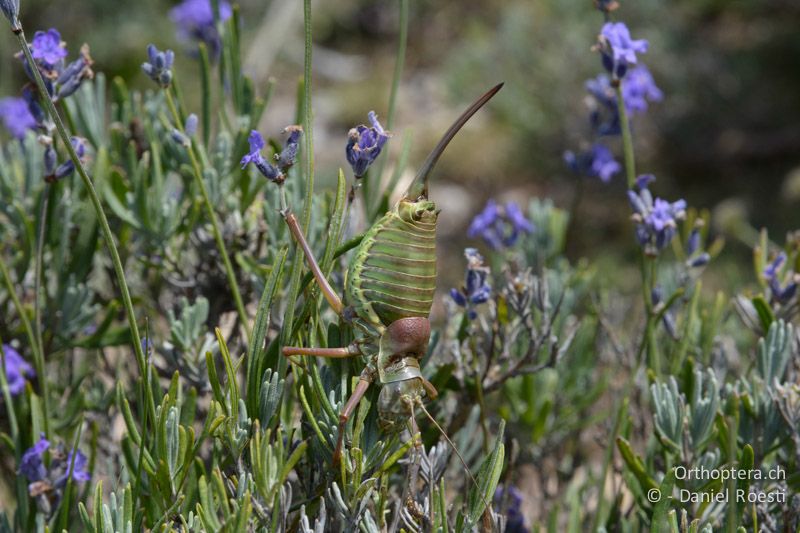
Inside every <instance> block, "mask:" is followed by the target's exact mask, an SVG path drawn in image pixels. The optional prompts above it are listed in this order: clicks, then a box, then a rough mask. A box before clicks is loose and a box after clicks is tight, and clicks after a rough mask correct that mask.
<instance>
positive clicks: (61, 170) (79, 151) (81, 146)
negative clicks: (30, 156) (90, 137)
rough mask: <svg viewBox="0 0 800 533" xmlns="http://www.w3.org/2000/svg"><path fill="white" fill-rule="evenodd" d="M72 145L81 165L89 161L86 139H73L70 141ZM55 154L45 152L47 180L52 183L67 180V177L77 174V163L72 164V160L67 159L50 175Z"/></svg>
mask: <svg viewBox="0 0 800 533" xmlns="http://www.w3.org/2000/svg"><path fill="white" fill-rule="evenodd" d="M70 144H72V148H73V150H75V154H76V155H77V156H78V160H80V162H81V163H85V162H86V160H87V159H88V153H87V150H86V139H83V138H81V137H72V138H71V139H70ZM52 153H53V152H50V153H48V151H47V150H46V151H45V171H46V172H48V174H47V175H45V180H47V181H49V182H50V183H53V182H56V181H59V180H61V179H64V178H66V177H67V176H70V175H72V173H73V172H75V163H73V162H72V159H67V160H66V161H64V162H63V163H61V164H60V165H59V166H58V167H57V168H56V169H55V171H54V172H52V173H49V170H50V169H51V168H52V167H53V162H52V160H53V156H52Z"/></svg>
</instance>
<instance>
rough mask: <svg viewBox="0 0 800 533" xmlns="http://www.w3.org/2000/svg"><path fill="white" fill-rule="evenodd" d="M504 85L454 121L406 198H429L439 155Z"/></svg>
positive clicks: (493, 88) (477, 101)
mask: <svg viewBox="0 0 800 533" xmlns="http://www.w3.org/2000/svg"><path fill="white" fill-rule="evenodd" d="M502 87H503V84H502V83H498V84H497V85H495V86H494V87H492V88H491V89H489V90H488V91H486V93H485V94H484V95H483V96H481V97H480V98H478V99H477V100H475V103H473V104H472V105H471V106H469V107H468V108H467V109H466V111H464V112H463V113H461V116H460V117H458V118H457V119H456V121H455V122H453V124H452V126H450V128H449V129H448V130H447V131H446V132H445V134H444V135H443V136H442V138H441V140H440V141H439V143H438V144H437V145H436V147H435V148H434V149H433V150H432V151H431V153H430V155H428V158H427V159H426V160H425V162H424V163H422V167H421V168H420V169H419V172H417V175H416V177H414V181H413V182H411V185H410V186H409V188H408V191H406V198H411V199H413V200H416V199H417V198H418V197H420V196H424V197H426V198H427V196H428V175H429V174H430V173H431V170H433V167H434V166H435V165H436V162H437V161H439V157H440V156H441V155H442V152H444V149H445V148H447V145H448V144H450V141H452V140H453V137H455V136H456V133H458V131H459V130H460V129H461V128H462V127H464V124H466V123H467V121H468V120H469V119H470V118H471V117H472V115H474V114H475V113H476V112H477V111H478V110H479V109H480V108H482V107H483V106H484V105H485V104H486V102H488V101H489V100H491V99H492V96H494V95H495V94H497V91H499V90H500V89H501V88H502Z"/></svg>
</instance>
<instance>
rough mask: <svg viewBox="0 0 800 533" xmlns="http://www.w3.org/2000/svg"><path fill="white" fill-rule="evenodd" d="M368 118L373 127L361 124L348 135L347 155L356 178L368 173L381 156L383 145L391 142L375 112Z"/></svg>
mask: <svg viewBox="0 0 800 533" xmlns="http://www.w3.org/2000/svg"><path fill="white" fill-rule="evenodd" d="M367 117H368V118H369V122H370V124H372V126H371V127H367V126H365V125H364V124H361V125H359V126H356V127H355V128H353V129H351V130H350V131H349V132H348V134H347V146H345V154H346V155H347V162H348V163H350V166H351V167H353V174H354V175H355V177H356V178H360V177H362V176H363V175H364V174H365V173H366V172H367V169H368V168H369V166H370V165H371V164H372V163H373V162H374V161H375V159H377V157H378V156H379V155H380V153H381V149H382V148H383V145H384V144H386V141H387V140H389V134H388V133H387V132H386V131H385V130H384V129H383V126H381V123H380V122H378V117H377V115H375V112H374V111H370V112H369V113H368V114H367Z"/></svg>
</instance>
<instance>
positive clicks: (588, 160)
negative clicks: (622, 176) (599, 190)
mask: <svg viewBox="0 0 800 533" xmlns="http://www.w3.org/2000/svg"><path fill="white" fill-rule="evenodd" d="M564 162H565V163H566V164H567V166H568V167H569V168H570V169H571V170H572V171H573V172H575V173H576V174H580V175H582V176H588V177H590V178H599V179H600V181H602V182H603V183H608V182H609V181H611V178H612V177H613V176H614V174H616V173H618V172H619V171H620V170H622V165H621V164H619V162H618V161H617V160H615V159H614V155H613V154H612V153H611V150H609V149H608V148H607V147H606V146H605V145H603V144H600V143H595V144H593V145H592V147H591V148H590V149H589V150H586V151H584V152H581V153H579V154H575V153H574V152H572V151H569V150H568V151H566V152H564Z"/></svg>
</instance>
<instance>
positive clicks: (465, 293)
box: [450, 248, 492, 320]
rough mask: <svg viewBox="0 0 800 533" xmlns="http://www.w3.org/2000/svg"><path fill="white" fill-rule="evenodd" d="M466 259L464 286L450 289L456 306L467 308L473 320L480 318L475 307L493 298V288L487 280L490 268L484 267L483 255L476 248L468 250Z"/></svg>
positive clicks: (465, 252)
mask: <svg viewBox="0 0 800 533" xmlns="http://www.w3.org/2000/svg"><path fill="white" fill-rule="evenodd" d="M464 257H466V258H467V269H466V272H465V273H464V286H463V287H461V288H460V289H450V297H451V298H452V299H453V301H454V302H455V303H456V305H458V306H459V307H463V308H465V309H466V310H467V316H468V317H469V319H470V320H473V319H475V318H476V317H477V316H478V315H477V313H476V312H475V310H474V309H473V307H474V306H475V305H479V304H482V303H486V302H488V301H489V298H490V297H491V296H492V288H491V287H490V286H489V284H488V282H487V279H486V278H487V277H488V276H489V268H488V267H485V266H483V257H482V256H481V254H479V253H478V251H477V250H476V249H475V248H466V249H465V250H464Z"/></svg>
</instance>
